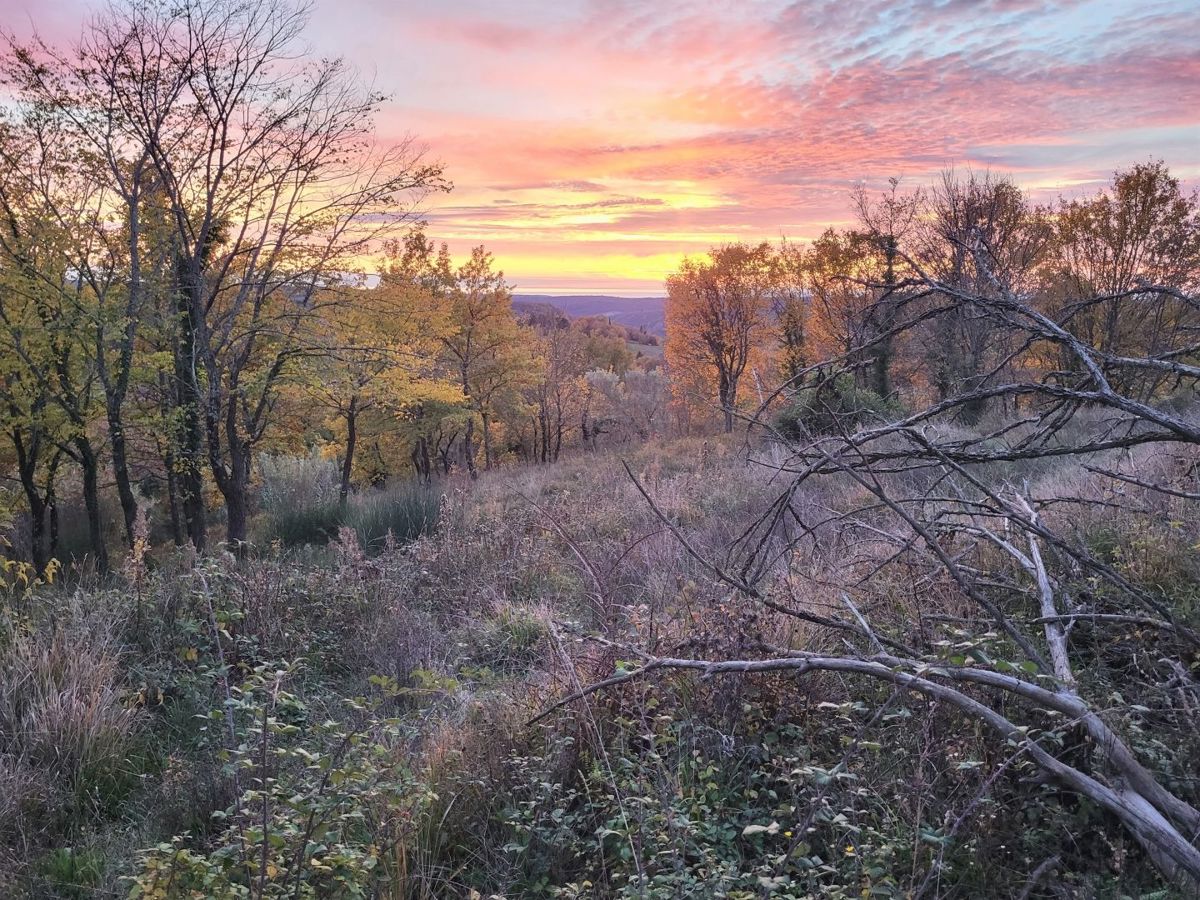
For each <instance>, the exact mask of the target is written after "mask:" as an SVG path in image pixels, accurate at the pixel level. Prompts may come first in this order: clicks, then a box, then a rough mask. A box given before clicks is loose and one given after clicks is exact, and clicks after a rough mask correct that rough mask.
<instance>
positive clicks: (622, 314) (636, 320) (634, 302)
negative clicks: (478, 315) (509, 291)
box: [513, 294, 667, 337]
mask: <svg viewBox="0 0 1200 900" xmlns="http://www.w3.org/2000/svg"><path fill="white" fill-rule="evenodd" d="M665 302H666V299H665V298H663V297H609V296H606V295H604V294H580V295H568V294H514V295H513V307H514V308H515V309H516V310H518V311H520V310H521V308H522V307H528V306H535V305H538V304H549V305H551V306H553V307H555V308H556V309H558V310H560V311H562V312H563V313H564V314H566V315H567V316H569V317H570V318H572V319H577V318H579V317H580V316H604V317H605V318H608V319H612V320H613V321H614V322H619V323H620V324H622V325H628V326H631V327H633V328H645V329H646V330H647V331H648V332H650V333H651V334H656V335H658V336H659V337H665V336H666V333H667V330H666V323H665V320H664V318H663V306H664V304H665Z"/></svg>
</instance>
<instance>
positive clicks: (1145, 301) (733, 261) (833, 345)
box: [666, 162, 1200, 431]
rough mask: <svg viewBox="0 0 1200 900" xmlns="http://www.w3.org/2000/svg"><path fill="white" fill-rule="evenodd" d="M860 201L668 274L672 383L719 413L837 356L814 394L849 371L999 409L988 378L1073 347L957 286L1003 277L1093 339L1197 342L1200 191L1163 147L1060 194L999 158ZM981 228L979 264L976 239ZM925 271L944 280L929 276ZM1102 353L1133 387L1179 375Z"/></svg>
mask: <svg viewBox="0 0 1200 900" xmlns="http://www.w3.org/2000/svg"><path fill="white" fill-rule="evenodd" d="M854 206H855V209H856V211H857V224H856V225H855V226H854V227H851V228H846V229H834V228H830V229H827V230H826V231H825V232H824V233H822V234H821V235H820V237H818V238H817V239H816V240H814V241H813V242H812V243H811V245H809V246H808V247H801V246H799V245H796V244H791V243H787V242H784V243H783V244H781V245H780V246H773V245H771V244H767V243H762V244H758V245H756V246H752V245H747V244H732V245H726V246H721V247H717V248H715V249H713V250H712V251H711V252H710V253H709V254H708V256H707V257H705V258H699V259H690V260H687V261H685V262H684V264H683V265H682V267H681V268H680V270H679V271H678V272H677V273H676V274H674V275H672V276H671V277H670V278H669V279H668V281H667V289H668V300H667V328H668V334H667V342H666V356H667V359H668V361H669V363H670V364H671V369H672V379H673V386H674V388H675V390H676V391H677V393H678V395H679V397H680V399H681V400H683V401H685V402H688V403H690V404H692V405H693V406H694V407H695V408H697V409H700V410H703V409H705V408H711V407H714V406H715V407H717V408H718V409H719V410H720V412H721V418H722V421H723V425H724V428H725V430H726V431H731V430H733V427H734V423H735V421H736V419H737V418H738V416H739V415H745V414H746V413H747V410H750V411H753V410H754V408H755V407H757V406H759V405H760V403H761V401H762V398H763V397H764V396H766V394H767V393H772V394H773V395H774V396H779V394H778V393H776V392H775V386H777V385H779V384H781V383H782V384H783V385H784V387H783V389H782V392H781V393H782V394H783V395H785V396H786V395H793V394H795V393H796V391H795V389H796V388H798V387H799V374H800V373H801V372H803V371H805V370H806V369H807V367H809V366H810V365H813V364H815V363H821V362H828V363H829V364H830V365H829V366H828V369H829V371H832V370H833V367H834V365H833V364H834V363H842V362H846V363H848V364H849V365H848V366H846V367H845V370H844V371H841V380H840V381H836V382H835V380H829V381H828V383H824V384H823V385H822V388H821V392H822V398H823V399H839V398H840V400H844V399H846V398H845V397H843V396H842V395H845V394H846V393H847V391H848V390H850V389H853V390H854V391H856V392H857V395H856V401H857V402H858V403H859V404H864V403H867V404H870V403H875V404H887V403H901V404H909V405H911V404H914V403H920V402H925V401H928V400H931V399H933V400H938V401H945V400H947V399H948V398H950V397H952V396H957V395H959V394H960V393H963V392H968V393H975V394H977V395H978V396H977V399H976V400H974V401H972V402H971V403H969V404H967V405H966V406H965V407H964V408H963V409H962V410H961V411H960V416H959V418H960V420H961V421H963V422H964V423H966V424H975V423H978V422H979V421H981V420H982V419H983V418H984V417H985V416H986V415H988V414H990V413H992V412H1008V411H1011V406H1012V402H1011V400H1012V398H1003V397H999V398H992V397H988V396H986V390H985V389H986V387H987V386H988V385H993V384H997V383H1000V382H1003V381H1005V380H1011V379H1013V378H1014V377H1016V376H1017V375H1018V374H1031V373H1041V374H1043V375H1046V376H1047V377H1053V376H1054V375H1055V373H1056V372H1059V371H1060V370H1061V371H1062V372H1064V373H1066V372H1070V371H1073V370H1075V369H1077V368H1078V366H1079V362H1078V360H1077V359H1075V358H1074V357H1073V356H1072V354H1070V353H1069V352H1062V351H1061V348H1060V349H1059V350H1058V351H1055V352H1052V353H1047V352H1046V351H1045V348H1043V347H1037V346H1030V345H1029V344H1028V343H1026V342H1024V341H1023V340H1022V339H1021V338H1020V336H1019V335H1015V334H1014V333H1013V332H1012V330H1011V329H1008V328H1005V327H1004V326H1003V323H1001V322H1000V321H998V320H997V319H996V317H995V316H992V315H988V314H985V313H982V312H980V311H978V310H976V309H972V308H971V306H970V304H968V303H964V302H960V301H961V298H960V297H957V296H956V295H955V293H954V291H961V292H966V293H968V294H970V295H976V294H980V293H983V294H987V293H989V292H991V293H994V292H995V286H994V283H995V282H997V281H999V282H1002V283H1004V284H1006V285H1009V286H1010V287H1011V289H1012V290H1015V291H1019V292H1020V293H1021V295H1022V296H1023V297H1027V298H1028V299H1029V302H1030V303H1031V304H1032V306H1033V307H1034V308H1036V309H1037V310H1038V311H1039V312H1040V313H1042V314H1044V315H1046V316H1047V317H1049V318H1051V319H1053V320H1054V321H1056V322H1060V323H1062V324H1064V325H1068V326H1069V327H1070V328H1071V329H1072V330H1073V331H1075V332H1076V333H1077V334H1079V336H1080V338H1081V339H1083V340H1085V341H1086V342H1087V343H1088V344H1089V345H1091V346H1095V347H1096V348H1097V349H1098V350H1099V351H1100V352H1102V353H1103V354H1108V355H1111V356H1113V357H1114V358H1118V357H1121V356H1153V355H1155V354H1158V353H1160V352H1163V351H1164V350H1166V349H1168V348H1170V349H1172V350H1173V351H1178V352H1179V353H1181V354H1184V355H1186V354H1188V353H1190V352H1191V351H1190V350H1189V349H1187V348H1190V347H1191V336H1192V335H1194V334H1195V329H1196V327H1197V314H1196V309H1195V306H1194V304H1191V303H1189V302H1187V301H1186V300H1185V299H1182V296H1181V295H1182V294H1186V293H1187V292H1189V291H1194V290H1195V288H1196V285H1197V283H1198V281H1200V200H1198V198H1197V195H1196V194H1195V193H1191V194H1188V193H1187V192H1186V191H1185V190H1184V189H1183V188H1182V187H1181V185H1180V183H1179V180H1178V179H1177V178H1175V177H1173V176H1172V175H1171V173H1170V171H1169V169H1168V168H1167V166H1166V165H1165V164H1164V163H1162V162H1147V163H1140V164H1137V165H1134V166H1132V167H1130V168H1128V169H1125V170H1123V171H1119V172H1117V173H1116V174H1115V175H1114V176H1113V178H1112V182H1111V184H1110V185H1108V186H1107V187H1106V188H1104V189H1102V190H1100V191H1098V192H1096V193H1095V194H1093V195H1091V196H1084V197H1078V198H1072V199H1062V200H1059V201H1058V202H1057V203H1055V204H1036V203H1034V202H1032V201H1031V200H1030V198H1029V196H1028V195H1027V194H1026V193H1025V192H1024V191H1023V190H1022V189H1021V188H1020V187H1018V186H1017V185H1016V184H1015V183H1014V182H1013V181H1012V180H1011V179H1009V178H1007V177H1005V176H1002V175H995V174H992V173H990V172H985V173H978V172H970V171H968V172H954V171H948V172H946V173H944V174H943V176H942V178H941V180H940V181H939V182H937V183H936V184H934V185H933V186H930V187H928V188H919V189H915V190H911V191H904V190H901V187H900V183H899V182H898V181H896V180H893V181H892V182H891V184H890V189H889V190H887V191H885V192H883V193H881V194H879V195H871V194H869V193H868V192H867V191H866V190H864V189H859V190H857V191H856V192H855V194H854ZM977 244H979V245H982V246H983V247H985V248H986V266H980V265H976V260H975V259H974V258H973V257H972V253H973V250H972V248H973V247H974V246H976V245H977ZM931 280H935V281H937V282H938V283H939V284H943V285H949V286H951V287H952V288H953V291H951V292H932V293H930V292H929V291H928V290H927V287H928V284H929V282H930V281H931ZM1151 285H1152V286H1156V287H1157V288H1158V290H1150V289H1148V288H1147V287H1146V286H1151ZM1102 369H1103V370H1104V371H1105V372H1106V374H1107V376H1108V377H1109V378H1111V379H1113V380H1114V383H1115V386H1117V387H1119V388H1120V389H1122V390H1129V391H1132V392H1133V394H1134V395H1136V396H1138V397H1139V398H1142V399H1147V398H1150V397H1153V396H1156V395H1158V394H1160V393H1161V392H1162V391H1164V390H1170V389H1172V388H1179V387H1180V386H1181V385H1182V384H1183V382H1182V381H1181V378H1180V374H1179V373H1178V372H1177V371H1174V370H1171V369H1168V368H1164V367H1154V366H1149V367H1142V368H1140V369H1138V370H1136V371H1130V370H1126V369H1121V368H1120V367H1119V366H1118V364H1117V363H1115V362H1113V363H1103V364H1102ZM749 380H753V382H754V384H753V385H751V386H749V387H748V386H747V382H748V381H749ZM997 407H1003V409H998V408H997Z"/></svg>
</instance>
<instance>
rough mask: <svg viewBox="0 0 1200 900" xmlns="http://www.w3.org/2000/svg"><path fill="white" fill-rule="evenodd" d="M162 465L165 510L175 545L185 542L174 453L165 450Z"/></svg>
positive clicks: (178, 545) (181, 544) (179, 545)
mask: <svg viewBox="0 0 1200 900" xmlns="http://www.w3.org/2000/svg"><path fill="white" fill-rule="evenodd" d="M163 466H164V467H165V468H166V470H167V512H168V513H169V514H170V517H171V540H172V541H174V542H175V546H176V547H182V546H183V545H184V544H186V543H187V538H186V537H184V532H183V519H182V518H181V516H180V512H179V478H178V476H177V475H176V473H175V454H174V453H172V452H171V451H170V450H167V452H166V453H164V454H163Z"/></svg>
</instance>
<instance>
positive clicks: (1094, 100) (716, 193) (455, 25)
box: [0, 0, 1200, 296]
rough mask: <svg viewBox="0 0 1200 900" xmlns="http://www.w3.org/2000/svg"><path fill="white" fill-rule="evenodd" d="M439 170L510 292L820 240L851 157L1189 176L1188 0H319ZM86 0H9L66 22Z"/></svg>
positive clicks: (645, 291)
mask: <svg viewBox="0 0 1200 900" xmlns="http://www.w3.org/2000/svg"><path fill="white" fill-rule="evenodd" d="M312 5H313V10H312V22H311V26H310V29H309V33H308V40H309V41H310V43H311V45H312V47H313V49H314V50H315V51H316V52H318V53H320V54H322V55H327V56H329V55H342V56H345V57H347V58H348V59H350V60H351V61H352V62H353V63H354V64H355V65H356V66H357V68H358V69H359V70H360V72H361V73H362V75H363V76H364V77H365V78H367V79H368V80H370V81H371V82H373V83H374V85H375V86H376V87H377V88H378V89H379V90H380V91H382V92H384V93H386V94H387V95H389V100H388V101H387V103H386V104H385V106H384V109H383V112H382V114H381V116H380V120H379V123H378V127H379V131H380V137H381V139H383V140H385V141H391V140H398V139H401V138H403V137H405V136H409V135H411V136H414V137H415V138H417V139H418V140H419V141H420V142H421V143H423V144H424V145H425V146H426V147H427V148H428V149H427V153H428V155H429V157H430V158H432V159H437V160H440V161H441V162H443V163H444V164H445V166H446V169H447V174H448V176H449V178H450V179H451V180H452V181H453V183H454V190H453V191H452V192H451V193H450V194H448V195H442V196H437V197H433V198H431V199H430V201H429V202H428V203H427V204H426V208H425V217H426V218H427V220H428V221H429V233H430V235H431V236H432V237H434V238H436V239H439V240H446V241H447V242H449V244H450V246H451V249H452V250H453V251H454V252H455V253H456V254H459V255H465V254H466V253H467V251H469V249H470V247H472V246H474V245H476V244H480V243H482V244H486V245H487V247H488V248H489V249H491V250H492V251H493V252H494V253H495V256H496V258H497V261H498V263H499V265H500V267H501V268H503V269H504V271H505V273H506V275H507V277H508V280H509V281H510V283H512V284H513V285H514V287H515V289H516V290H517V291H518V292H520V293H566V294H581V293H608V294H620V295H639V296H640V295H657V294H661V293H663V280H664V278H665V277H666V275H667V274H669V273H670V272H671V271H673V270H674V269H675V268H676V266H677V265H678V263H679V260H680V258H681V257H682V256H683V255H685V254H699V253H703V252H704V251H705V250H706V249H707V248H709V247H710V246H712V245H714V244H719V243H724V242H731V241H739V240H745V241H758V240H763V239H767V240H776V239H778V238H780V237H783V236H786V237H787V238H788V239H789V240H793V241H800V242H803V241H806V240H810V239H812V238H814V237H816V236H817V235H819V234H820V233H821V231H823V230H824V229H825V228H826V227H827V226H830V225H834V226H845V225H849V224H851V222H852V212H851V203H850V194H851V191H852V190H853V188H854V186H855V185H856V184H859V183H863V184H865V185H867V186H868V187H869V188H875V187H880V188H881V187H882V186H884V185H885V184H886V182H887V179H888V178H890V177H893V176H897V177H900V178H902V184H904V185H911V186H916V185H920V184H923V183H927V182H928V181H930V180H931V179H933V178H934V177H936V176H937V174H938V172H940V171H941V170H943V169H945V168H947V167H958V168H966V167H972V168H975V169H991V170H992V171H995V172H1002V173H1008V174H1011V175H1012V177H1013V178H1014V179H1015V180H1016V181H1017V182H1018V183H1019V184H1021V185H1022V186H1023V187H1025V188H1026V189H1028V190H1029V191H1030V192H1031V194H1032V195H1033V196H1034V197H1035V198H1037V199H1039V200H1050V199H1053V198H1054V197H1056V196H1059V195H1064V196H1076V195H1079V194H1081V193H1088V192H1092V191H1095V190H1096V189H1097V188H1099V187H1100V186H1101V185H1103V184H1104V183H1106V182H1107V181H1108V180H1109V179H1110V177H1111V175H1112V172H1113V170H1114V169H1116V168H1121V167H1126V166H1128V165H1131V164H1133V163H1136V162H1143V161H1148V160H1152V159H1160V158H1161V159H1164V160H1166V162H1167V163H1168V165H1169V166H1170V167H1171V169H1172V171H1173V172H1174V173H1175V174H1176V175H1178V176H1180V177H1181V178H1183V179H1184V180H1185V181H1186V182H1187V183H1188V184H1189V185H1195V184H1200V9H1198V8H1197V0H1144V2H1132V0H1125V2H1116V0H1057V2H1046V0H795V2H785V0H725V2H717V0H312ZM95 8H96V6H95V4H89V3H87V2H86V0H0V22H2V23H3V25H4V27H6V28H8V29H12V30H14V31H16V32H17V33H18V34H27V33H28V32H29V31H30V29H31V28H32V27H34V26H36V27H37V28H38V29H39V30H40V31H41V32H43V34H44V35H45V36H46V37H48V38H52V39H58V40H64V39H65V40H69V39H71V38H73V37H76V36H77V35H78V33H79V30H80V27H81V24H82V22H83V21H84V19H85V18H86V17H87V14H88V11H89V10H94V9H95Z"/></svg>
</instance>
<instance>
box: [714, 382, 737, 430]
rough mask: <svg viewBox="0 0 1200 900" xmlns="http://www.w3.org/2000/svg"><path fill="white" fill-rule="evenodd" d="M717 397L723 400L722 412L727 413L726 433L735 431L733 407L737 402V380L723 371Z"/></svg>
mask: <svg viewBox="0 0 1200 900" xmlns="http://www.w3.org/2000/svg"><path fill="white" fill-rule="evenodd" d="M717 397H718V399H719V400H720V402H721V412H722V413H724V415H725V433H726V434H732V433H733V407H734V404H735V403H736V402H737V382H736V381H734V380H733V379H732V378H730V377H729V375H728V374H726V373H725V372H722V373H721V375H720V380H719V383H718V386H717Z"/></svg>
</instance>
